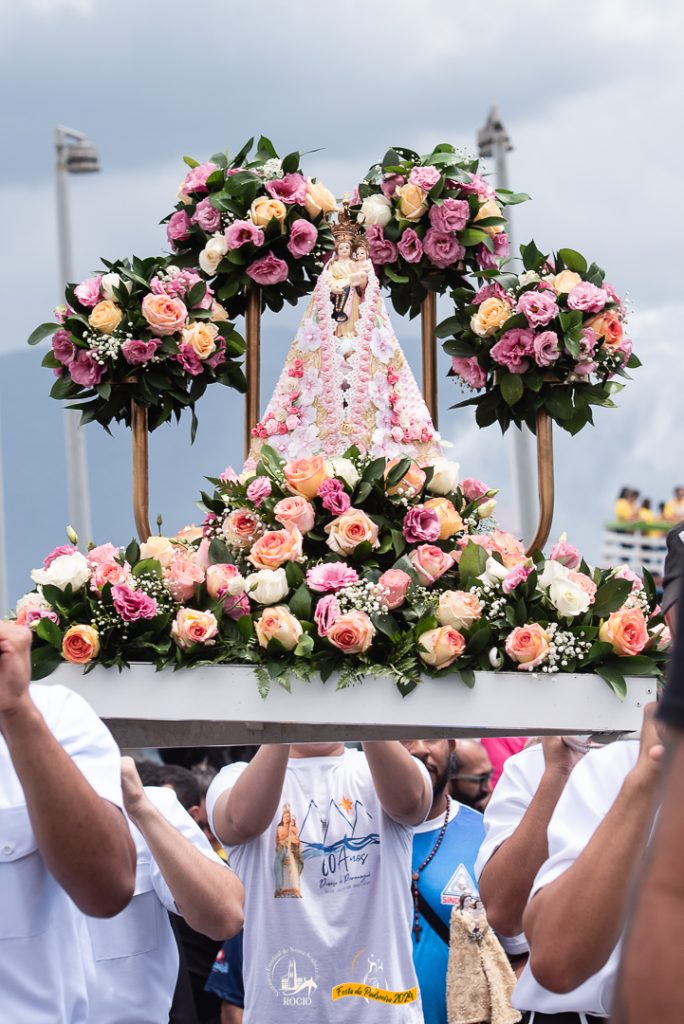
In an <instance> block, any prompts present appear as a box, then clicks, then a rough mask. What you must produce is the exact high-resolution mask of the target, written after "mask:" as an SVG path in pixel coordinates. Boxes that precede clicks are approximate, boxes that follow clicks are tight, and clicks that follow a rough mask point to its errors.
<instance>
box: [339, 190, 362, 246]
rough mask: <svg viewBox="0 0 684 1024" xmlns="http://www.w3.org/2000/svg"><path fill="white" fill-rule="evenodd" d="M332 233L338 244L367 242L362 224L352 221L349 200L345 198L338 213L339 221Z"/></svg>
mask: <svg viewBox="0 0 684 1024" xmlns="http://www.w3.org/2000/svg"><path fill="white" fill-rule="evenodd" d="M332 233H333V235H334V236H335V241H336V242H351V244H352V245H355V244H356V243H357V242H359V241H362V240H364V241H365V232H364V230H363V228H362V227H361V225H360V224H357V223H356V222H355V221H353V220H352V218H351V214H350V213H349V199H348V198H347V196H345V197H344V201H343V203H342V206H341V207H340V208H339V210H338V211H337V221H336V223H334V224H333V225H332Z"/></svg>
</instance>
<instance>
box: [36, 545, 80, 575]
mask: <svg viewBox="0 0 684 1024" xmlns="http://www.w3.org/2000/svg"><path fill="white" fill-rule="evenodd" d="M76 551H77V548H75V547H74V546H73V544H60V545H59V547H58V548H54V550H53V551H51V552H50V554H49V555H46V556H45V558H44V559H43V568H44V569H49V567H50V566H51V565H52V563H53V562H54V560H55V558H60V557H61V556H62V555H73V554H75V552H76Z"/></svg>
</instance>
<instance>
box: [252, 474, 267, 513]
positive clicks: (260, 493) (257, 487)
mask: <svg viewBox="0 0 684 1024" xmlns="http://www.w3.org/2000/svg"><path fill="white" fill-rule="evenodd" d="M271 490H272V488H271V481H270V480H269V479H268V477H267V476H257V477H255V478H254V479H253V480H252V482H251V483H250V484H249V486H248V487H247V497H248V498H249V500H250V501H252V502H254V504H255V505H256V507H257V508H259V506H260V505H261V504H262V502H263V501H265V499H266V498H268V496H269V494H270V493H271Z"/></svg>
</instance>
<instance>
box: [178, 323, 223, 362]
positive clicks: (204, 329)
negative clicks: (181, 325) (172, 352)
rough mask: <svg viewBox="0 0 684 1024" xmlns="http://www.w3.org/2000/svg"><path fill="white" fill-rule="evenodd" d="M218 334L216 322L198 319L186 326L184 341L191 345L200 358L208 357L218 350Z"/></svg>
mask: <svg viewBox="0 0 684 1024" xmlns="http://www.w3.org/2000/svg"><path fill="white" fill-rule="evenodd" d="M217 334H218V327H217V326H216V324H210V323H204V322H203V321H201V320H198V321H197V323H194V324H192V325H191V326H190V327H186V328H185V330H184V331H183V335H182V338H183V342H184V343H185V344H186V345H189V346H190V347H191V348H192V350H193V351H194V352H195V353H196V354H197V355H198V356H199V358H200V359H208V358H209V356H211V355H213V354H214V352H215V351H216V335H217Z"/></svg>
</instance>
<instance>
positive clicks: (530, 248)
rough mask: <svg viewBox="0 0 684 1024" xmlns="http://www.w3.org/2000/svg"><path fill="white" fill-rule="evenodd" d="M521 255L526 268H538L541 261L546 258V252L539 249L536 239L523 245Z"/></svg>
mask: <svg viewBox="0 0 684 1024" xmlns="http://www.w3.org/2000/svg"><path fill="white" fill-rule="evenodd" d="M520 255H521V256H522V261H523V266H524V268H525V270H536V269H537V266H538V265H539V263H540V262H541V261H542V260H543V259H544V254H543V253H542V252H540V251H539V249H538V248H537V246H536V245H535V243H534V241H532V242H530V243H529V244H528V245H521V246H520Z"/></svg>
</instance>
